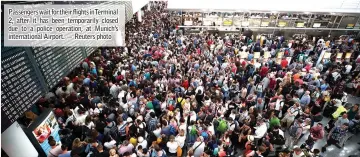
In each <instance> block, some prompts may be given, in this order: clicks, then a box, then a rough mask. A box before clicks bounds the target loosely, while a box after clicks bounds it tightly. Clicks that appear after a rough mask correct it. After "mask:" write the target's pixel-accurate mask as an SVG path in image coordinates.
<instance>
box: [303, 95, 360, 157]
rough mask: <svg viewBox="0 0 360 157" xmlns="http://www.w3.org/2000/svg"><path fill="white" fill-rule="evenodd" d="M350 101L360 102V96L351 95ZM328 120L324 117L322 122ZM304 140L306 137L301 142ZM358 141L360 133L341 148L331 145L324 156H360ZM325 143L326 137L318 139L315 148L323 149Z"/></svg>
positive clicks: (359, 140) (324, 122)
mask: <svg viewBox="0 0 360 157" xmlns="http://www.w3.org/2000/svg"><path fill="white" fill-rule="evenodd" d="M348 102H349V103H352V104H354V103H360V98H359V97H352V96H349V97H348ZM328 122H329V119H327V118H324V119H323V121H322V122H321V123H322V124H327V123H328ZM305 137H306V136H305ZM304 140H305V139H302V141H301V142H299V143H303V142H304ZM358 142H360V135H357V136H352V137H351V138H350V139H349V140H347V141H346V142H345V144H344V147H343V148H341V149H339V148H337V147H336V146H329V147H328V148H327V151H326V152H325V153H324V154H322V155H323V157H349V156H350V155H354V157H360V151H359V149H360V145H359V144H357V143H358ZM325 143H326V141H325V139H323V140H321V141H318V142H316V144H315V145H314V148H318V149H321V147H322V146H324V145H325Z"/></svg>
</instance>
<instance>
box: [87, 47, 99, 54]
mask: <svg viewBox="0 0 360 157" xmlns="http://www.w3.org/2000/svg"><path fill="white" fill-rule="evenodd" d="M96 50H97V47H85V53H86V56H90V55H91V54H92V53H93V52H95V51H96Z"/></svg>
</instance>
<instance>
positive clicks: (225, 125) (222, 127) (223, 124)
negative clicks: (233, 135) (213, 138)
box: [216, 118, 228, 137]
mask: <svg viewBox="0 0 360 157" xmlns="http://www.w3.org/2000/svg"><path fill="white" fill-rule="evenodd" d="M217 121H218V123H219V125H218V126H217V128H216V133H217V136H219V137H220V136H221V135H222V134H224V133H225V132H226V131H227V130H228V123H227V121H226V120H224V119H223V118H220V119H218V120H217Z"/></svg>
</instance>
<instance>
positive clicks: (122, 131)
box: [117, 117, 127, 142]
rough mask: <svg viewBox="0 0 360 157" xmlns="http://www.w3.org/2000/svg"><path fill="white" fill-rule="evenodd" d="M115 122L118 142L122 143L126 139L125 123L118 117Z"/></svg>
mask: <svg viewBox="0 0 360 157" xmlns="http://www.w3.org/2000/svg"><path fill="white" fill-rule="evenodd" d="M117 122H118V125H117V127H118V132H119V141H120V142H122V141H124V140H125V139H126V126H127V123H126V121H124V120H123V118H122V117H118V118H117Z"/></svg>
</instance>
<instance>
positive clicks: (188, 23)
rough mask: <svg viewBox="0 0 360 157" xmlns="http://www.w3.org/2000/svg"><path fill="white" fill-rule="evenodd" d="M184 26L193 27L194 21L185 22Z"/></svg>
mask: <svg viewBox="0 0 360 157" xmlns="http://www.w3.org/2000/svg"><path fill="white" fill-rule="evenodd" d="M184 25H185V26H191V25H193V22H192V21H184Z"/></svg>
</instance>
